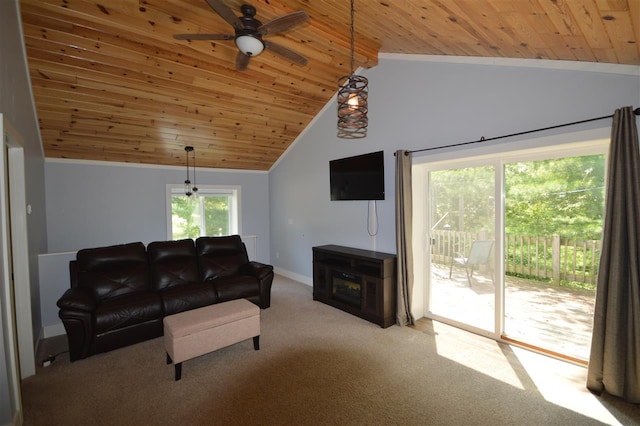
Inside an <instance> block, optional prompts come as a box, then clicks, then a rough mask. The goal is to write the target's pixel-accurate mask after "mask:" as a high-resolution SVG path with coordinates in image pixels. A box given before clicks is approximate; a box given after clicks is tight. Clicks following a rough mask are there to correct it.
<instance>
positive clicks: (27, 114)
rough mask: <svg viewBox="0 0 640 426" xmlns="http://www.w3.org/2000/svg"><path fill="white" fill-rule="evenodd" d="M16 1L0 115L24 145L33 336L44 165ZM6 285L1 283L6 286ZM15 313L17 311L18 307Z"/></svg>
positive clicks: (1, 384) (2, 413) (0, 33)
mask: <svg viewBox="0 0 640 426" xmlns="http://www.w3.org/2000/svg"><path fill="white" fill-rule="evenodd" d="M18 16H19V15H18V8H17V0H1V1H0V112H1V113H2V114H4V115H5V117H6V118H7V119H8V121H9V122H10V123H11V125H12V127H13V128H14V129H15V130H16V131H17V133H19V135H20V136H21V137H22V139H23V143H24V154H25V162H26V164H25V166H26V176H25V178H26V185H27V203H28V204H31V206H32V209H33V213H32V214H31V215H29V217H28V218H27V227H28V232H29V273H30V277H31V294H32V301H31V305H32V312H33V327H34V336H37V335H38V334H37V333H38V331H39V329H40V318H39V315H40V309H39V307H40V305H39V298H38V296H39V291H38V263H37V255H38V253H40V252H42V251H44V250H45V249H46V221H45V217H46V212H45V196H44V164H43V161H44V159H43V154H42V147H41V143H40V138H39V133H38V122H37V119H36V117H35V112H34V108H33V102H32V98H31V93H30V90H29V80H28V73H27V71H26V63H25V59H24V50H23V46H22V34H21V32H20V28H19V19H18ZM7 284H8V283H2V285H3V286H4V285H7ZM17 309H20V307H19V306H18V307H17ZM3 330H4V328H3V327H2V315H0V332H2V333H3V336H2V338H1V339H0V370H3V374H0V424H6V423H9V421H10V420H11V410H10V409H9V401H8V399H7V389H8V387H7V386H8V384H7V376H8V374H4V372H6V369H7V364H6V360H5V359H4V353H5V351H4V349H5V347H4V344H5V339H7V338H8V336H5V335H4V332H3Z"/></svg>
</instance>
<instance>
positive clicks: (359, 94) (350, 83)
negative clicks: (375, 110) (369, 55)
mask: <svg viewBox="0 0 640 426" xmlns="http://www.w3.org/2000/svg"><path fill="white" fill-rule="evenodd" d="M353 2H354V0H351V75H348V76H344V77H342V78H340V80H339V81H338V87H339V90H338V137H339V138H343V139H359V138H364V137H365V136H367V125H368V124H369V122H368V119H367V112H368V107H367V98H368V96H369V94H368V92H369V81H368V80H367V79H366V78H365V77H363V76H360V75H354V73H353V56H354V31H353V26H354V8H353Z"/></svg>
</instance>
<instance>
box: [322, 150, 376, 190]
mask: <svg viewBox="0 0 640 426" xmlns="http://www.w3.org/2000/svg"><path fill="white" fill-rule="evenodd" d="M329 180H330V187H331V200H334V201H335V200H384V152H383V151H378V152H371V153H369V154H363V155H357V156H355V157H348V158H340V159H338V160H332V161H330V162H329Z"/></svg>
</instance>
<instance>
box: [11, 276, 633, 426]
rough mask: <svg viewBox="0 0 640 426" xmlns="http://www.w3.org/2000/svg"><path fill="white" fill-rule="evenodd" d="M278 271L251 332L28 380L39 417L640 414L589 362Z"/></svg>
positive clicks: (624, 418)
mask: <svg viewBox="0 0 640 426" xmlns="http://www.w3.org/2000/svg"><path fill="white" fill-rule="evenodd" d="M311 294H312V289H311V287H308V286H306V285H303V284H300V283H298V282H295V281H292V280H289V279H287V278H284V277H281V276H276V279H275V281H274V287H273V292H272V305H271V308H269V309H266V310H264V311H262V313H261V326H262V332H261V337H260V350H259V351H254V350H253V344H252V341H251V339H249V340H247V341H244V342H241V343H239V344H236V345H233V346H231V347H228V348H224V349H221V350H219V351H216V352H214V353H211V354H208V355H204V356H202V357H199V358H197V359H194V360H191V361H187V362H185V363H184V364H183V370H182V380H180V381H178V382H175V381H174V380H173V366H172V365H166V364H165V353H164V350H163V342H162V339H161V338H159V339H155V340H151V341H147V342H144V343H140V344H137V345H133V346H130V347H127V348H123V349H120V350H116V351H112V352H109V353H106V354H100V355H96V356H93V357H91V358H88V359H86V360H81V361H78V362H75V363H73V364H71V363H69V362H68V357H67V356H66V355H61V356H59V357H58V358H57V359H56V361H55V362H54V363H53V364H52V365H51V366H50V367H48V368H38V372H37V374H36V376H33V377H30V378H28V379H26V380H25V381H24V382H23V384H22V392H23V408H24V417H25V425H148V424H154V425H178V424H179V425H249V424H261V425H275V424H277V425H294V424H295V425H316V424H317V425H320V424H321V425H364V424H367V425H393V424H405V425H406V424H411V425H425V424H428V425H435V424H451V425H499V424H504V425H516V424H517V425H541V424H544V425H553V424H556V425H589V424H624V425H629V424H637V422H640V408H639V407H638V406H635V405H631V404H626V403H624V402H622V401H620V400H618V399H616V398H613V397H609V396H606V395H605V396H603V397H602V398H596V397H594V396H593V395H591V394H590V393H589V392H588V391H587V390H586V389H585V387H584V380H585V376H586V372H585V369H584V368H583V367H580V366H576V365H573V364H567V363H565V362H562V361H557V360H554V359H551V358H548V357H545V356H542V355H538V354H535V353H531V352H528V351H525V350H522V349H518V348H512V347H510V346H507V345H501V344H498V343H496V342H494V341H493V340H489V339H486V338H483V337H481V336H476V335H473V334H469V333H466V332H463V331H461V330H458V329H455V328H452V327H448V326H445V325H442V324H439V323H433V324H431V327H427V328H426V330H424V331H417V330H416V329H413V328H409V327H404V328H401V327H397V326H393V327H390V328H388V329H382V328H380V327H378V326H376V325H374V324H371V323H369V322H367V321H364V320H362V319H360V318H357V317H354V316H352V315H349V314H346V313H344V312H342V311H340V310H337V309H334V308H332V307H330V306H327V305H324V304H322V303H319V302H314V301H313V300H312V296H311Z"/></svg>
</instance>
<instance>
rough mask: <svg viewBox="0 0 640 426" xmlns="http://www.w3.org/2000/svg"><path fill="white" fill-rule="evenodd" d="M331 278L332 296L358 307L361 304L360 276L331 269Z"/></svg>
mask: <svg viewBox="0 0 640 426" xmlns="http://www.w3.org/2000/svg"><path fill="white" fill-rule="evenodd" d="M331 278H332V286H331V294H332V296H333V298H334V299H336V300H339V301H341V302H344V303H346V304H349V305H351V306H355V307H358V308H360V307H361V304H362V277H359V276H357V275H351V274H347V273H344V272H340V271H333V272H332V277H331Z"/></svg>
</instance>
